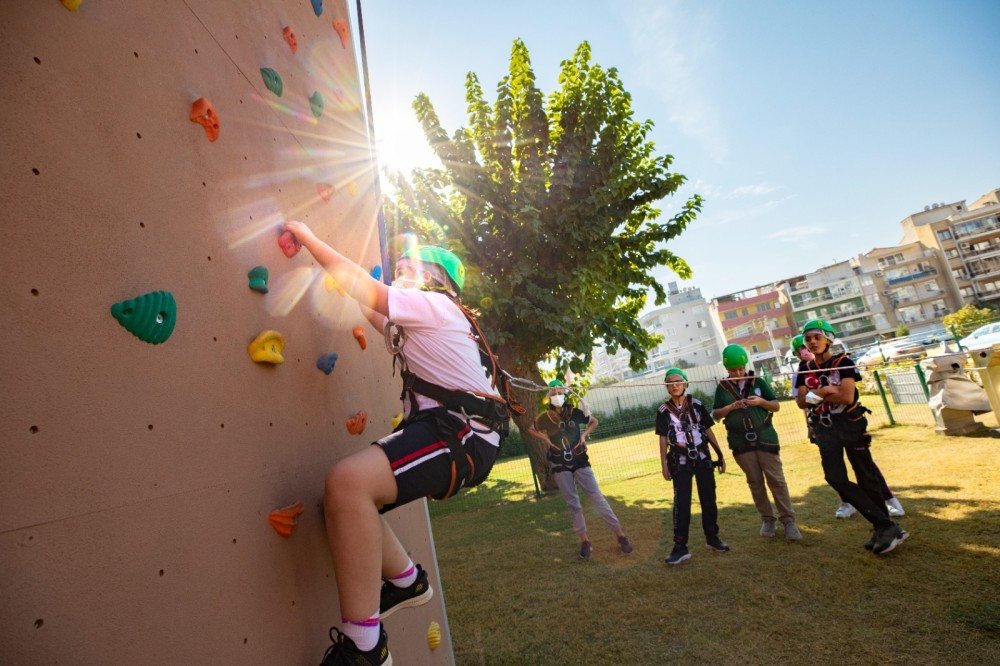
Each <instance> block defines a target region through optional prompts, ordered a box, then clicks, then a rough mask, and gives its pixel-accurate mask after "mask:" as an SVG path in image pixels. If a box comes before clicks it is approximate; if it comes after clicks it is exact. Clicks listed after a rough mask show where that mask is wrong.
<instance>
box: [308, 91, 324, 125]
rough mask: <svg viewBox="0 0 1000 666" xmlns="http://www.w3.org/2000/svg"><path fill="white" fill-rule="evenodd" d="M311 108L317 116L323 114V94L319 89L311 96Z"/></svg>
mask: <svg viewBox="0 0 1000 666" xmlns="http://www.w3.org/2000/svg"><path fill="white" fill-rule="evenodd" d="M309 110H311V111H312V114H313V115H314V116H316V117H317V118H319V117H320V116H322V115H323V95H321V94H320V93H319V91H318V90H317V91H316V92H314V93H313V94H312V95H310V96H309Z"/></svg>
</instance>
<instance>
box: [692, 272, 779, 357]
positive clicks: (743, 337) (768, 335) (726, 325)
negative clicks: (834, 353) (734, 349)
mask: <svg viewBox="0 0 1000 666" xmlns="http://www.w3.org/2000/svg"><path fill="white" fill-rule="evenodd" d="M711 311H712V314H713V315H714V316H715V319H716V321H717V322H718V323H719V325H720V327H721V329H722V330H721V333H722V336H723V338H724V339H725V341H726V344H737V345H740V346H741V347H743V348H744V349H746V350H747V353H748V354H749V355H750V360H751V361H753V363H754V365H755V366H757V367H758V368H768V369H770V370H772V371H776V370H777V369H778V367H779V366H780V364H781V363H780V359H781V356H782V354H783V353H784V351H785V350H787V349H788V347H789V345H790V343H791V339H792V337H794V336H795V334H796V332H797V328H796V327H795V322H794V319H793V313H792V310H791V308H790V307H789V301H788V296H787V295H786V292H785V291H784V290H782V289H781V288H779V287H777V286H775V285H773V284H768V285H761V286H757V287H753V288H752V289H746V290H744V291H739V292H735V293H732V294H727V295H725V296H720V297H719V298H716V299H714V300H713V301H712V303H711Z"/></svg>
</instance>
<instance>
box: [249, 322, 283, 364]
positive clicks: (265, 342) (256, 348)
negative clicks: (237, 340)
mask: <svg viewBox="0 0 1000 666" xmlns="http://www.w3.org/2000/svg"><path fill="white" fill-rule="evenodd" d="M284 349H285V336H283V335H282V334H281V333H278V332H277V331H271V330H267V331H261V333H260V335H258V336H257V337H256V338H254V339H253V342H251V343H250V344H249V345H247V353H248V354H250V358H252V359H253V360H254V363H274V364H275V365H279V364H281V363H284V362H285V358H284V357H283V356H282V355H281V352H282V351H283V350H284Z"/></svg>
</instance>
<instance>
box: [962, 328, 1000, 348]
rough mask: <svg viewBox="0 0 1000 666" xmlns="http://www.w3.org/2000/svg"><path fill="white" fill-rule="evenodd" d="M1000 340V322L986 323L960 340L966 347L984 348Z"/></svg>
mask: <svg viewBox="0 0 1000 666" xmlns="http://www.w3.org/2000/svg"><path fill="white" fill-rule="evenodd" d="M997 342H1000V322H993V323H992V324H984V325H982V326H980V327H979V328H977V329H976V330H974V331H973V332H972V333H969V334H968V335H967V336H965V337H964V338H962V339H961V340H959V343H960V344H961V345H962V346H963V347H964V348H966V349H982V348H984V347H989V346H991V345H993V344H994V343H997Z"/></svg>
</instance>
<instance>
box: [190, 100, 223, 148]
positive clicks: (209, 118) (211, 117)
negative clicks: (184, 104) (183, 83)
mask: <svg viewBox="0 0 1000 666" xmlns="http://www.w3.org/2000/svg"><path fill="white" fill-rule="evenodd" d="M191 122H193V123H198V124H199V125H201V126H202V127H204V128H205V134H207V135H208V140H209V141H215V140H216V139H218V138H219V114H217V113H216V112H215V107H214V106H213V105H212V103H211V102H209V101H208V100H207V99H205V98H204V97H199V98H198V99H196V100H195V101H194V104H192V105H191Z"/></svg>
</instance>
